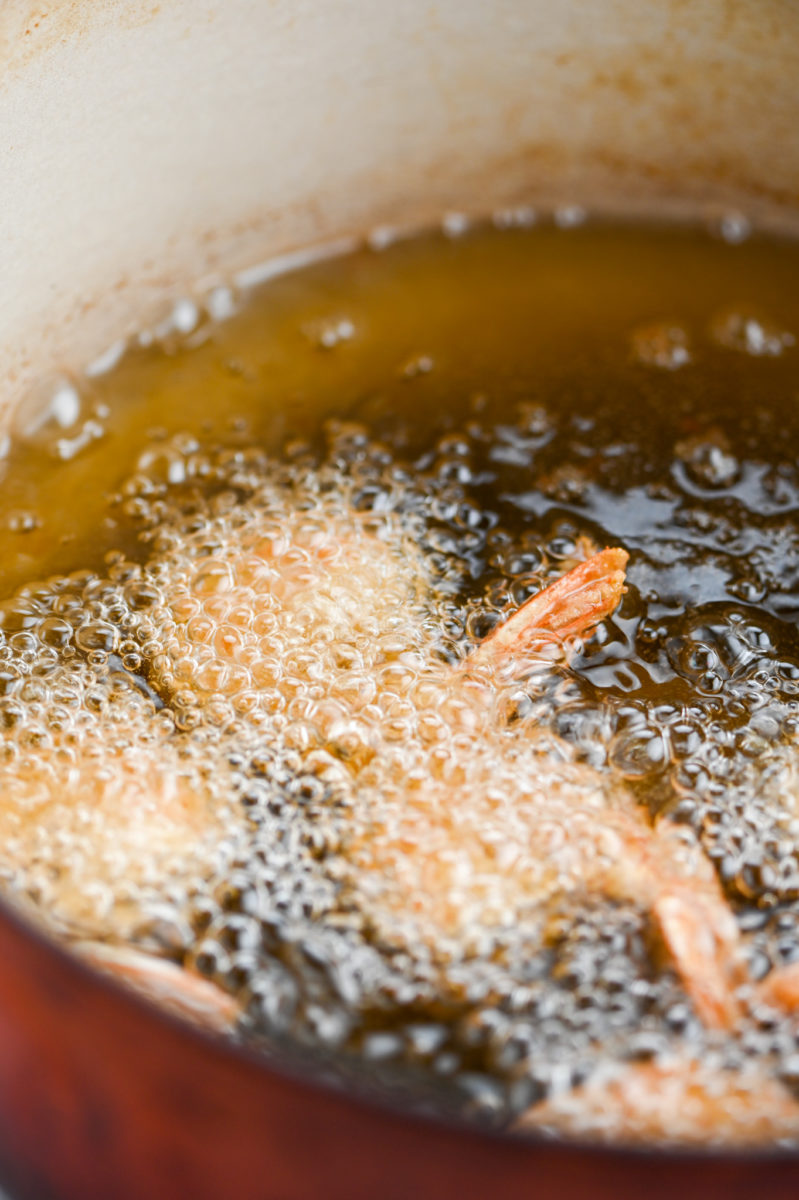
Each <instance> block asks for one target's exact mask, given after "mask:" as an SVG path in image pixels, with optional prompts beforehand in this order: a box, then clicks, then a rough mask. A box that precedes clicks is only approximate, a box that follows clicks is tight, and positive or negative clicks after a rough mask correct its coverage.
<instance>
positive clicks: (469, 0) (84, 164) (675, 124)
mask: <svg viewBox="0 0 799 1200" xmlns="http://www.w3.org/2000/svg"><path fill="white" fill-rule="evenodd" d="M0 56H2V72H0V181H2V182H1V184H0V402H1V405H0V415H2V420H3V421H4V422H6V423H7V422H8V420H9V419H10V416H11V414H12V413H13V409H14V407H15V405H16V404H17V403H18V402H19V401H20V400H21V399H22V398H23V397H24V396H25V395H26V393H27V392H28V391H29V389H31V388H35V387H36V386H38V381H39V380H41V379H48V378H50V377H52V376H53V375H54V374H59V373H62V372H65V371H66V372H70V371H75V370H79V369H80V368H81V367H82V366H83V365H84V364H85V363H86V362H87V361H88V360H89V359H90V358H91V357H93V356H94V355H96V354H97V353H99V352H101V351H102V350H104V349H105V348H106V347H107V346H108V345H109V344H111V343H112V342H113V341H114V340H115V339H118V338H119V337H121V336H124V335H125V334H126V333H127V332H128V331H130V330H131V329H132V328H133V326H134V325H135V324H137V323H139V324H140V323H141V322H142V320H147V319H149V318H150V317H151V316H154V315H157V314H158V313H159V312H163V311H165V309H166V308H167V306H168V305H169V304H170V303H171V301H172V300H173V299H174V298H175V297H176V296H180V295H185V294H186V293H190V292H191V290H192V289H193V288H194V287H195V286H205V285H207V284H208V283H210V282H211V281H212V280H214V279H217V278H225V277H227V276H229V275H230V273H232V272H234V271H236V270H238V269H241V268H243V267H246V266H248V265H250V264H253V263H257V262H261V261H265V260H267V259H270V258H272V257H274V256H276V255H283V254H286V253H289V252H292V251H294V250H297V249H298V248H302V247H306V246H310V245H316V244H320V243H329V242H335V241H338V240H339V239H343V238H349V237H352V236H354V235H361V234H363V233H364V232H366V231H368V230H370V229H373V228H375V227H376V226H381V225H403V226H404V225H420V224H424V223H426V222H430V221H433V220H435V219H437V218H439V217H440V216H441V214H442V213H443V212H445V211H447V210H459V211H465V212H467V213H480V212H485V211H488V210H491V209H492V208H495V207H497V206H500V205H510V204H518V203H531V204H534V205H542V206H546V207H551V206H553V205H566V204H568V205H582V206H585V207H587V208H588V209H590V210H594V211H600V210H601V211H608V212H614V213H619V214H628V215H635V214H640V213H658V214H662V215H673V216H684V215H693V216H696V215H701V216H707V215H711V216H714V215H715V216H719V215H721V214H723V213H726V212H730V211H736V212H740V213H742V214H743V215H744V216H746V217H747V218H749V219H751V220H753V221H754V222H756V223H759V224H761V225H764V226H769V227H771V228H775V229H783V230H791V229H794V228H795V227H796V224H797V220H798V219H799V5H797V4H796V3H795V2H794V0H648V2H647V3H643V4H642V3H640V0H639V2H636V0H482V2H481V0H379V2H378V0H191V2H189V0H161V2H160V3H155V2H153V0H150V2H149V3H144V2H143V0H93V2H90V0H85V2H84V0H55V2H54V3H52V4H48V3H46V0H45V2H44V3H41V4H33V3H31V2H30V0H4V3H3V5H2V8H0ZM0 1170H2V1172H3V1173H4V1175H5V1177H6V1178H7V1179H8V1180H10V1182H11V1184H12V1185H13V1187H14V1188H15V1189H16V1191H17V1192H18V1194H19V1195H20V1196H26V1197H27V1196H31V1197H34V1196H35V1197H39V1196H41V1197H45V1196H47V1197H64V1198H66V1197H70V1198H72V1197H74V1198H75V1200H78V1197H81V1198H83V1200H85V1198H86V1197H109V1196H114V1197H121V1198H127V1197H130V1198H131V1200H133V1198H134V1197H136V1198H138V1197H141V1196H144V1195H147V1196H149V1197H156V1198H158V1197H184V1196H189V1195H191V1196H192V1197H194V1198H195V1200H205V1198H207V1200H215V1198H217V1197H228V1196H230V1197H234V1196H235V1197H244V1198H250V1197H253V1198H254V1197H280V1198H284V1200H292V1198H295V1197H310V1196H325V1197H329V1198H333V1200H335V1198H337V1197H341V1198H342V1200H344V1198H345V1197H346V1198H347V1200H358V1198H360V1197H363V1198H364V1200H365V1198H367V1197H368V1198H370V1200H371V1198H374V1200H377V1198H378V1197H380V1198H381V1200H382V1198H383V1197H386V1198H393V1197H396V1198H398V1200H399V1198H400V1197H402V1198H404V1197H409V1196H411V1195H414V1196H431V1197H432V1196H435V1197H436V1198H437V1200H440V1198H442V1197H447V1196H456V1195H457V1196H458V1197H467V1198H468V1197H481V1196H485V1195H488V1194H491V1195H493V1196H497V1197H500V1196H508V1197H510V1196H513V1197H517V1196H518V1197H522V1196H532V1195H541V1196H544V1195H558V1196H559V1197H561V1198H563V1197H577V1196H584V1195H587V1194H589V1192H590V1194H591V1195H592V1196H593V1197H595V1198H598V1197H603V1196H610V1195H611V1194H612V1195H614V1196H615V1197H617V1198H618V1197H620V1196H628V1195H629V1196H633V1195H636V1196H637V1195H639V1194H640V1192H641V1191H642V1190H643V1189H645V1190H646V1192H647V1193H648V1195H649V1196H650V1197H651V1198H652V1200H655V1198H657V1197H664V1198H665V1197H667V1196H669V1197H673V1196H674V1194H675V1192H677V1191H678V1190H679V1192H680V1193H681V1194H682V1195H683V1196H685V1197H692V1196H697V1197H698V1196H699V1195H700V1194H701V1195H705V1196H706V1195H707V1194H708V1192H711V1193H712V1194H714V1195H722V1194H723V1195H724V1196H725V1197H728V1198H729V1200H733V1198H734V1197H737V1196H744V1195H746V1196H749V1195H751V1194H752V1191H753V1189H754V1188H758V1189H759V1191H760V1193H761V1194H766V1192H767V1194H768V1195H769V1196H773V1197H779V1196H785V1197H788V1196H795V1195H796V1194H797V1189H799V1163H795V1162H793V1161H790V1160H779V1161H778V1160H769V1161H768V1162H766V1163H757V1162H755V1161H754V1160H752V1159H746V1160H744V1159H741V1160H730V1159H727V1160H724V1159H721V1158H715V1159H702V1160H690V1159H686V1158H680V1157H675V1156H668V1157H666V1156H658V1158H657V1161H655V1159H654V1158H653V1157H652V1156H649V1155H630V1154H623V1153H616V1152H609V1153H600V1152H595V1151H590V1150H581V1149H576V1148H573V1147H565V1148H564V1147H560V1146H557V1145H549V1146H536V1145H534V1144H531V1145H518V1144H512V1143H511V1142H509V1141H505V1140H502V1139H491V1138H489V1137H487V1136H485V1137H484V1136H482V1135H480V1136H478V1135H475V1134H465V1133H464V1132H463V1131H459V1130H452V1129H447V1128H444V1127H441V1126H436V1125H434V1124H427V1123H424V1122H422V1121H417V1120H411V1119H409V1118H405V1117H402V1116H400V1115H397V1114H393V1113H390V1112H387V1111H385V1110H382V1109H379V1108H377V1107H375V1106H370V1105H369V1104H366V1103H363V1102H361V1101H359V1100H356V1099H350V1098H346V1097H342V1096H340V1095H336V1094H335V1093H332V1092H330V1091H329V1090H325V1089H324V1088H321V1087H318V1086H317V1085H316V1084H314V1083H311V1082H308V1081H306V1080H303V1079H302V1078H290V1077H287V1076H284V1075H282V1074H281V1073H280V1071H278V1070H276V1069H273V1068H271V1067H269V1066H268V1065H265V1064H264V1063H261V1062H257V1061H253V1060H252V1059H250V1058H248V1057H247V1056H246V1055H242V1054H241V1053H239V1052H234V1051H231V1050H229V1049H228V1048H226V1047H224V1046H221V1045H217V1044H215V1043H213V1042H212V1041H211V1040H209V1039H205V1038H202V1037H200V1036H199V1035H196V1034H194V1033H193V1032H192V1031H190V1030H184V1029H181V1028H180V1027H178V1026H176V1025H174V1024H173V1023H172V1022H171V1021H170V1020H169V1019H167V1018H165V1017H162V1016H161V1015H160V1014H158V1013H156V1012H154V1011H150V1010H149V1009H148V1008H147V1007H146V1006H144V1005H142V1004H140V1003H139V1002H138V1001H137V1000H136V999H133V998H130V997H128V996H126V995H124V994H122V993H121V992H118V991H117V990H116V989H115V988H114V987H112V986H111V985H109V984H106V983H105V982H104V981H101V980H99V979H95V978H94V977H93V976H92V975H91V974H90V973H89V972H87V971H86V970H85V969H84V968H83V967H81V966H80V965H79V964H77V963H73V962H72V961H71V960H70V959H69V958H68V957H67V956H65V955H64V954H62V953H61V952H60V951H59V950H57V949H56V948H54V947H51V946H50V945H49V944H48V943H47V942H45V941H43V940H42V939H41V938H40V937H39V936H38V935H35V934H33V933H32V932H31V931H30V930H28V929H27V928H26V927H25V926H24V925H23V924H21V923H20V922H19V920H18V919H17V918H15V917H14V916H12V915H11V914H8V913H6V914H0ZM764 1186H765V1192H764Z"/></svg>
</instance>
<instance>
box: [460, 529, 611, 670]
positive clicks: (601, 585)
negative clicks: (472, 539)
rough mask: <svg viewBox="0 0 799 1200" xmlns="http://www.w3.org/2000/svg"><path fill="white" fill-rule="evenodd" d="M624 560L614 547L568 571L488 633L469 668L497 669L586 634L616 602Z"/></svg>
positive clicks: (470, 656)
mask: <svg viewBox="0 0 799 1200" xmlns="http://www.w3.org/2000/svg"><path fill="white" fill-rule="evenodd" d="M628 558H629V555H628V554H627V551H626V550H622V549H620V548H618V547H615V548H611V549H608V550H600V551H598V553H596V554H593V555H591V557H590V558H588V559H586V560H585V562H581V563H578V564H577V566H575V567H572V569H571V570H570V571H567V572H566V574H565V575H562V576H561V577H560V579H556V580H555V581H554V583H550V584H549V586H548V587H545V588H544V589H543V590H542V591H540V592H538V594H537V595H535V596H531V598H530V599H529V600H527V601H526V602H525V603H524V604H523V605H522V606H521V608H519V609H517V611H516V612H515V613H514V614H513V615H512V616H511V617H508V619H507V621H504V622H503V623H502V624H501V625H499V626H498V627H497V628H496V629H495V630H494V631H493V632H492V633H490V634H489V635H488V637H487V638H485V639H484V640H483V641H482V642H481V643H480V645H479V646H477V647H476V648H475V649H474V650H473V651H472V653H471V654H470V655H469V657H468V659H467V660H466V665H467V666H468V668H469V669H470V670H471V669H472V668H474V667H478V668H480V667H489V668H493V669H497V668H501V667H503V666H505V665H506V664H507V663H508V662H511V661H513V660H515V659H517V658H520V657H524V656H525V655H526V654H528V653H530V652H531V651H535V650H536V649H539V648H541V646H542V645H545V644H546V643H552V642H558V643H563V642H568V641H569V640H570V639H571V638H575V637H581V636H584V635H585V634H588V633H590V632H591V630H592V629H594V628H595V627H596V626H597V625H598V624H599V622H600V621H603V620H604V619H605V618H606V617H609V616H610V614H611V613H612V612H613V611H614V609H615V608H616V607H617V605H618V603H619V601H620V600H621V597H622V595H623V593H624V591H625V587H624V579H625V569H626V566H627V560H628Z"/></svg>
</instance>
